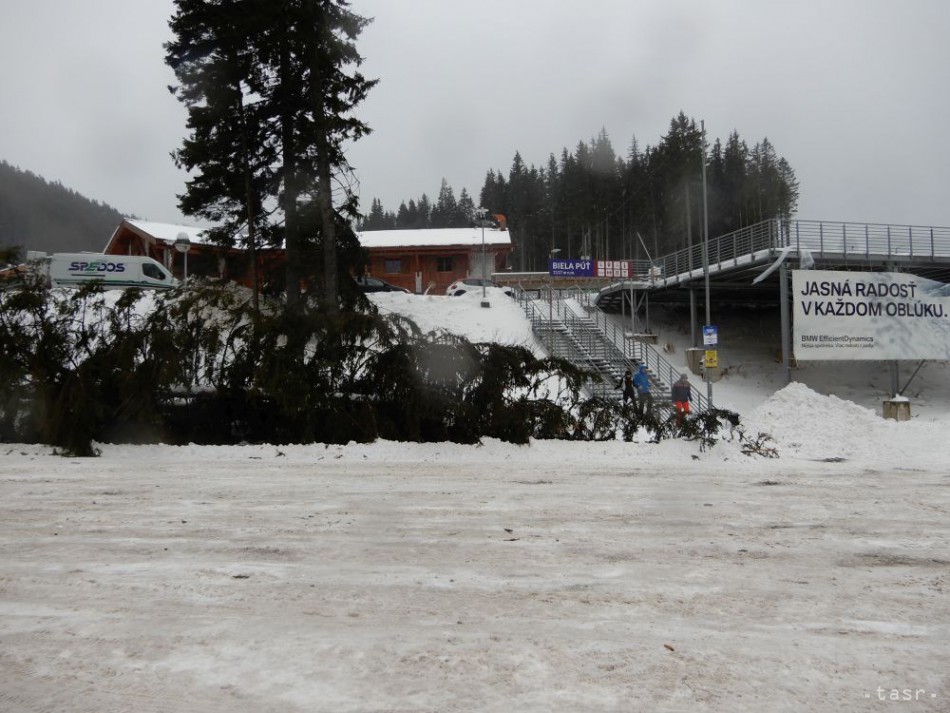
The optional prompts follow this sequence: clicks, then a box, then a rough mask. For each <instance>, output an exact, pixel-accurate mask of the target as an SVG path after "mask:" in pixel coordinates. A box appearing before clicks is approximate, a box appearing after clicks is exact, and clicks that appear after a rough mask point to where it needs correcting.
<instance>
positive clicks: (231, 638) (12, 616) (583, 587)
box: [0, 295, 950, 713]
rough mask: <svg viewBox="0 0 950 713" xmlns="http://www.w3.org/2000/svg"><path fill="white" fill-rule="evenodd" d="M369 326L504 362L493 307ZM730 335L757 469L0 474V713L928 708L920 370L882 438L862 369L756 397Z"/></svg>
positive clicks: (506, 462)
mask: <svg viewBox="0 0 950 713" xmlns="http://www.w3.org/2000/svg"><path fill="white" fill-rule="evenodd" d="M376 299H377V302H378V303H379V304H380V306H381V307H382V308H384V309H394V310H398V311H403V312H411V313H412V314H413V315H415V317H416V319H417V320H418V321H419V323H420V325H421V326H423V328H433V327H435V326H441V327H447V328H454V329H456V330H458V331H460V332H463V333H465V334H467V335H468V336H469V337H470V338H472V339H474V340H476V341H477V340H482V339H496V340H499V341H507V342H515V343H524V344H527V345H529V346H530V345H532V344H533V340H532V337H531V335H530V331H529V330H527V327H526V323H525V321H524V319H523V317H521V316H520V313H519V312H518V308H517V306H516V305H514V304H513V303H511V302H510V301H507V298H498V299H495V300H493V306H492V308H491V309H490V310H484V309H481V308H480V307H479V306H478V301H477V300H470V301H467V300H465V299H464V298H442V297H415V296H405V295H380V296H379V297H377V298H376ZM736 329H737V330H738V326H737V327H736ZM742 329H743V330H747V331H746V333H745V334H744V336H743V338H742V339H741V340H739V339H737V340H736V342H737V344H736V346H734V347H733V348H731V350H730V349H727V348H724V352H723V357H724V363H725V364H726V365H727V366H729V367H731V368H730V370H729V372H728V373H727V376H726V378H724V379H723V380H722V381H721V382H719V383H718V384H716V386H715V389H716V395H717V403H721V404H722V405H727V406H732V407H734V408H739V410H740V412H741V413H742V415H743V422H744V424H745V427H746V430H747V433H750V434H755V433H757V432H766V433H770V434H772V436H773V437H774V446H775V447H776V448H777V449H778V452H779V455H780V457H779V458H777V459H764V458H760V457H750V456H746V455H743V454H742V453H741V452H740V446H739V443H738V441H737V439H733V440H731V441H725V442H723V443H720V444H718V445H716V446H715V447H714V448H712V449H710V450H707V451H705V452H701V451H700V450H699V448H698V446H697V445H696V444H694V443H687V442H681V441H666V442H663V443H660V444H649V443H646V442H640V443H623V442H611V443H566V442H535V443H532V444H531V445H530V446H513V445H509V444H505V443H501V442H498V441H486V442H485V443H484V444H482V445H481V446H459V445H454V444H428V445H419V444H397V443H389V442H378V443H374V444H370V445H350V446H346V447H338V446H330V447H325V446H323V445H307V446H293V447H276V446H266V445H265V446H244V447H233V448H210V447H182V448H174V447H164V446H113V445H103V446H101V448H102V456H101V457H100V458H96V459H73V458H65V459H64V458H61V457H58V456H54V455H51V454H50V452H49V450H48V449H46V448H41V447H36V446H20V445H14V446H11V445H3V446H0V711H11V712H14V711H16V712H19V711H24V712H33V711H57V712H59V711H63V712H69V713H79V712H89V713H109V712H113V711H114V712H119V711H144V712H149V711H186V712H191V711H193V712H195V713H210V712H217V711H228V712H231V713H244V712H248V713H250V712H252V711H253V712H254V713H268V712H274V713H277V712H281V713H285V712H289V713H296V712H301V713H302V712H305V711H327V712H331V711H332V712H334V713H335V712H338V711H339V712H343V711H354V712H355V711H360V712H364V711H365V712H369V711H405V712H408V711H427V712H429V711H431V712H436V711H440V712H442V711H457V712H462V711H505V712H508V711H565V712H568V711H750V712H751V711H803V710H807V711H819V712H821V711H829V712H830V711H835V712H836V713H837V712H839V711H877V710H881V711H890V710H912V711H948V710H950V675H948V672H950V644H948V642H950V468H948V467H947V465H946V464H947V463H948V462H950V446H948V443H947V438H946V435H945V428H946V425H947V422H946V421H947V413H946V404H947V403H950V396H948V394H947V391H948V385H947V383H946V382H947V381H948V380H947V379H946V372H945V371H944V370H943V368H944V366H945V365H939V364H935V365H928V366H927V367H925V369H924V370H923V371H922V373H921V376H920V377H919V381H916V382H915V384H916V386H915V387H913V388H912V389H910V390H909V392H913V391H914V389H917V390H918V393H917V396H916V397H914V396H913V395H912V402H913V405H912V408H913V410H914V414H915V418H914V419H913V420H912V421H910V422H906V423H897V422H892V421H885V420H883V419H882V418H880V401H881V398H882V393H881V392H880V391H878V390H876V386H875V384H877V383H878V382H880V384H881V385H886V383H887V381H886V379H884V380H883V381H880V376H881V375H880V374H878V373H877V370H879V367H872V368H868V369H859V368H854V367H853V365H852V368H851V369H850V370H848V371H826V370H823V369H802V370H800V371H799V372H796V376H797V377H800V378H802V379H803V381H805V382H806V383H807V384H808V386H806V385H803V384H792V385H791V386H789V387H786V388H780V387H781V386H782V385H783V383H784V382H783V381H782V379H781V372H780V369H779V368H778V367H777V365H775V364H774V362H773V361H772V360H771V359H769V358H768V357H767V356H765V355H764V353H765V352H767V351H768V350H770V349H771V346H770V341H769V339H767V338H763V339H762V340H759V341H756V340H755V339H751V338H749V335H748V330H753V331H754V330H755V329H756V325H755V324H754V323H753V322H747V323H745V324H744V325H742ZM724 332H725V334H728V329H723V328H721V339H724V340H725V338H726V337H725V336H724V335H723V333H724ZM661 338H662V340H663V341H667V340H669V341H670V342H671V343H673V344H674V346H675V349H674V350H673V352H672V354H671V355H670V357H669V358H670V359H671V361H674V363H675V360H676V358H677V355H682V354H683V353H684V352H683V349H682V348H680V347H682V346H683V338H682V335H677V334H675V333H674V332H673V330H672V329H668V330H663V331H662V332H661ZM740 346H741V349H740ZM756 349H759V350H760V351H761V352H762V353H758V354H757V353H756ZM695 386H696V388H702V387H701V386H700V385H699V383H698V382H696V383H695ZM776 389H779V390H778V391H777V393H773V392H775V390H776ZM830 394H837V396H832V395H830ZM839 397H842V398H839ZM845 398H847V399H848V400H844V399H845Z"/></svg>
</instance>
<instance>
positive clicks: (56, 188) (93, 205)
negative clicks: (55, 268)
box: [0, 161, 123, 258]
mask: <svg viewBox="0 0 950 713" xmlns="http://www.w3.org/2000/svg"><path fill="white" fill-rule="evenodd" d="M122 218H123V215H122V214H121V213H119V211H117V210H116V209H115V208H112V207H111V206H108V205H105V204H104V203H99V202H98V201H94V200H90V199H88V198H85V197H84V196H81V195H80V194H78V193H76V192H75V191H73V190H70V189H69V188H66V187H65V186H63V185H62V184H61V183H59V182H54V183H50V182H48V181H47V180H45V179H44V178H42V177H40V176H37V175H36V174H34V173H31V172H30V171H24V170H21V169H19V168H17V167H15V166H11V165H10V164H9V163H7V162H6V161H0V248H6V249H10V248H15V249H16V248H18V249H19V253H20V257H21V258H22V257H23V256H24V255H25V251H26V250H43V251H46V252H81V251H86V250H90V251H95V252H100V251H102V249H103V248H104V247H105V245H106V243H107V242H108V240H109V236H110V235H112V233H113V232H114V231H115V229H116V227H118V225H119V223H120V222H121V221H122Z"/></svg>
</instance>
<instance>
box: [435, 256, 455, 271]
mask: <svg viewBox="0 0 950 713" xmlns="http://www.w3.org/2000/svg"><path fill="white" fill-rule="evenodd" d="M435 269H436V270H437V271H438V272H452V258H450V257H437V258H436V259H435Z"/></svg>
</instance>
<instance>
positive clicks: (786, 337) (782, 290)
mask: <svg viewBox="0 0 950 713" xmlns="http://www.w3.org/2000/svg"><path fill="white" fill-rule="evenodd" d="M778 279H779V287H778V294H779V302H780V308H779V312H780V314H781V318H782V369H784V370H785V383H786V384H790V383H792V368H791V336H790V335H791V329H790V325H789V318H788V267H787V266H786V265H785V263H784V262H783V263H782V265H781V267H779V272H778Z"/></svg>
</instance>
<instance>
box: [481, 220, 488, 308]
mask: <svg viewBox="0 0 950 713" xmlns="http://www.w3.org/2000/svg"><path fill="white" fill-rule="evenodd" d="M485 268H486V265H485V216H484V214H483V215H482V279H483V280H487V279H488V275H486V274H485V273H486V269H485ZM482 299H485V283H484V282H482Z"/></svg>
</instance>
